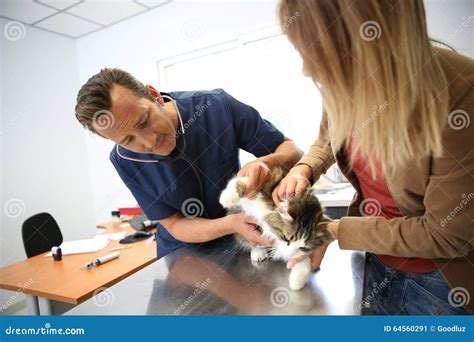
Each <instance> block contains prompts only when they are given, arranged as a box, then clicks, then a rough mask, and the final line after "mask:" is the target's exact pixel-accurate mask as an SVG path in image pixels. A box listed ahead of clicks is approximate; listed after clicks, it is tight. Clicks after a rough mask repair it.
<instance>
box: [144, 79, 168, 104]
mask: <svg viewBox="0 0 474 342" xmlns="http://www.w3.org/2000/svg"><path fill="white" fill-rule="evenodd" d="M146 90H148V93H149V94H150V95H151V96H153V97H154V98H155V99H156V100H157V101H158V102H159V104H160V105H162V106H164V104H165V101H164V100H163V97H161V94H160V92H159V91H158V90H156V89H155V88H154V87H153V86H152V85H150V84H147V85H146Z"/></svg>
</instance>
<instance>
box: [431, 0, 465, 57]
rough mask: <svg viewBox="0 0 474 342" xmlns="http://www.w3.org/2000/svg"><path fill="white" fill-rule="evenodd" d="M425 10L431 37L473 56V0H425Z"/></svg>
mask: <svg viewBox="0 0 474 342" xmlns="http://www.w3.org/2000/svg"><path fill="white" fill-rule="evenodd" d="M425 10H426V17H427V21H428V32H429V34H430V37H431V38H436V39H439V40H441V41H443V42H445V43H448V44H450V45H451V46H452V47H454V48H455V49H456V50H457V51H458V52H459V53H462V54H464V55H466V56H470V57H474V35H473V30H474V1H472V0H456V1H452V0H425Z"/></svg>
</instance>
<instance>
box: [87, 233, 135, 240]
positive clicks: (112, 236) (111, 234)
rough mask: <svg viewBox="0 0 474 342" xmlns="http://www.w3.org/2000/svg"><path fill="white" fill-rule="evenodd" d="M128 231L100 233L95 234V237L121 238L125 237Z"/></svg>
mask: <svg viewBox="0 0 474 342" xmlns="http://www.w3.org/2000/svg"><path fill="white" fill-rule="evenodd" d="M125 234H127V233H126V232H119V233H110V234H98V235H96V236H94V239H109V240H111V241H113V240H121V239H123V238H124V237H125Z"/></svg>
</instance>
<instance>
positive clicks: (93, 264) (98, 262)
mask: <svg viewBox="0 0 474 342" xmlns="http://www.w3.org/2000/svg"><path fill="white" fill-rule="evenodd" d="M119 256H120V253H119V252H114V253H110V254H107V255H105V256H103V257H101V258H98V259H95V260H93V261H91V262H90V263H88V264H85V265H84V266H82V267H81V268H82V269H87V270H90V269H91V268H96V267H97V266H100V265H102V264H105V263H106V262H109V261H111V260H114V259H117V258H118V257H119Z"/></svg>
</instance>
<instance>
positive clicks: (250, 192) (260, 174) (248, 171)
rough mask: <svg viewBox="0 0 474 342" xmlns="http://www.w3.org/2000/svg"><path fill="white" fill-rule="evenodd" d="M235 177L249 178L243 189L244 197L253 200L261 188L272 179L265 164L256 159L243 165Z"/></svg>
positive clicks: (270, 172)
mask: <svg viewBox="0 0 474 342" xmlns="http://www.w3.org/2000/svg"><path fill="white" fill-rule="evenodd" d="M237 176H239V177H248V178H249V180H248V181H247V186H246V187H245V197H248V198H253V197H255V195H256V194H257V192H258V191H260V190H261V189H262V186H263V185H264V184H265V183H266V182H268V181H269V180H271V179H272V171H271V170H270V168H269V167H268V166H267V164H265V163H264V162H263V161H261V160H258V159H257V160H255V161H252V162H250V163H247V164H245V165H244V167H243V168H241V169H240V171H239V172H238V173H237Z"/></svg>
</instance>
